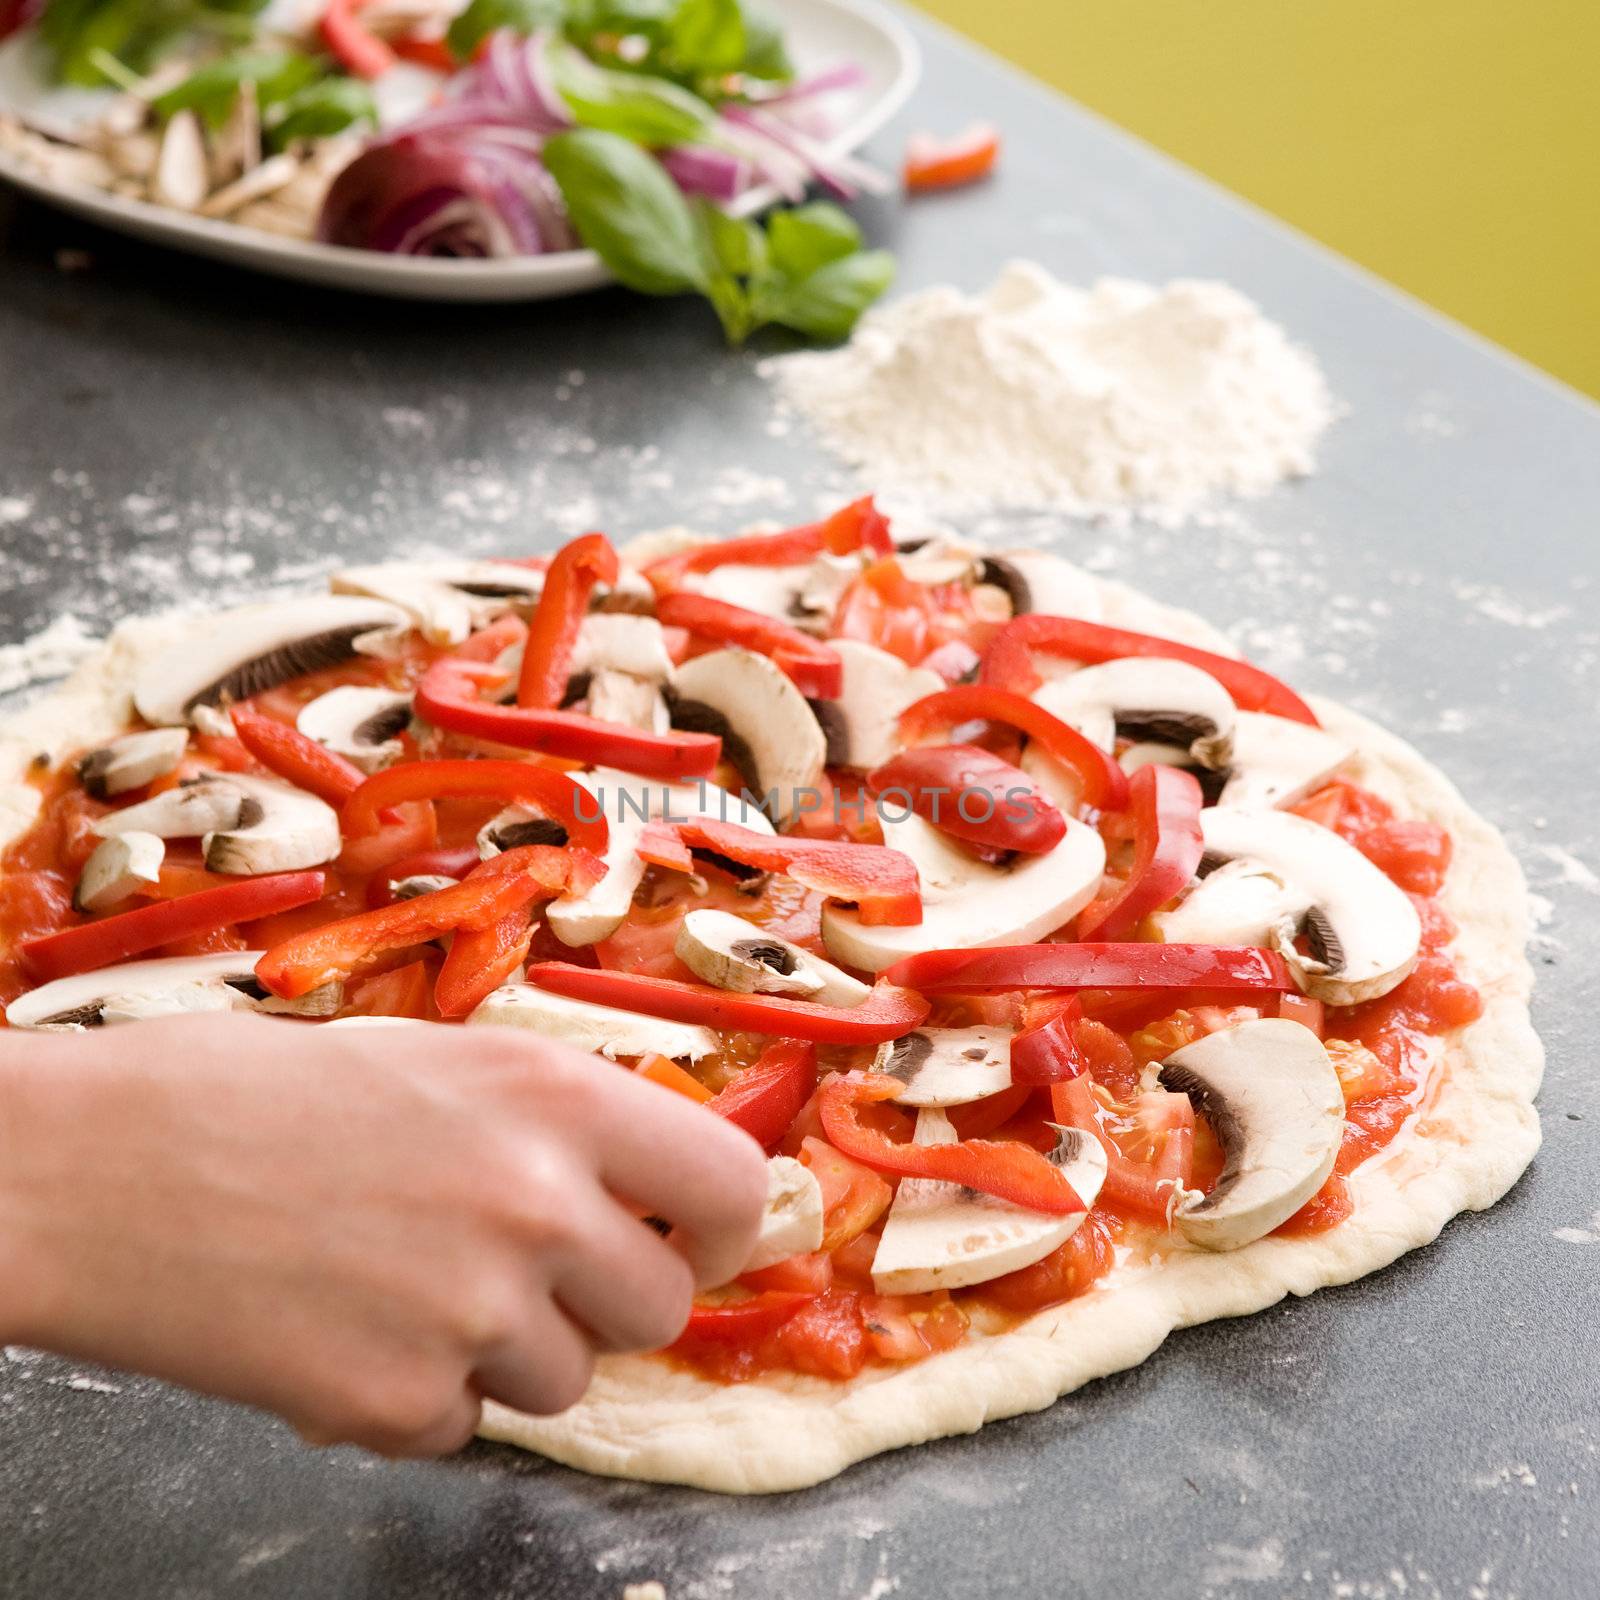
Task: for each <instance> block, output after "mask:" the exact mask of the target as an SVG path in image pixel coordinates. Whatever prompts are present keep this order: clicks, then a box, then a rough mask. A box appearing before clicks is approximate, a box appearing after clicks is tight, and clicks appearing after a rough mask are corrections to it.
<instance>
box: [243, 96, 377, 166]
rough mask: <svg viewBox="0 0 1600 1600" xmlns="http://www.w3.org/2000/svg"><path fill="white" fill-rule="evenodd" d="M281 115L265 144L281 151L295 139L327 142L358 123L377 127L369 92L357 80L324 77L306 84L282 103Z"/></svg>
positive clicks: (374, 110)
mask: <svg viewBox="0 0 1600 1600" xmlns="http://www.w3.org/2000/svg"><path fill="white" fill-rule="evenodd" d="M281 110H282V114H281V115H280V116H279V117H278V119H277V121H275V122H274V123H273V124H272V126H271V127H270V128H269V129H268V130H267V143H268V144H270V145H271V146H272V148H273V149H274V150H282V149H283V148H284V147H285V146H286V145H289V144H291V143H292V142H293V141H294V140H296V139H326V138H328V137H329V136H330V135H332V134H335V133H343V132H344V130H345V129H346V128H353V127H355V126H356V125H357V124H358V123H365V124H366V125H367V126H368V127H372V128H375V127H377V125H378V107H377V104H376V102H375V101H374V100H373V98H372V90H371V89H370V88H369V87H368V86H367V85H366V84H365V83H363V82H362V80H361V79H360V78H324V79H323V80H322V82H321V83H313V84H308V85H307V86H306V87H305V88H304V89H301V90H300V91H299V92H298V93H297V94H292V95H290V96H289V98H288V99H287V100H285V101H284V102H283V104H282V108H281Z"/></svg>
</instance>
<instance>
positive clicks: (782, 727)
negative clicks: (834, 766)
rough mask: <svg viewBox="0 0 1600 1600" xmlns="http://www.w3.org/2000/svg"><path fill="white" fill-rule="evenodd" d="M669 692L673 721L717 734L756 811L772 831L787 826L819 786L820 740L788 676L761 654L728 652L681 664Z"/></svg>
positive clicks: (824, 753)
mask: <svg viewBox="0 0 1600 1600" xmlns="http://www.w3.org/2000/svg"><path fill="white" fill-rule="evenodd" d="M673 688H674V703H673V710H672V720H673V722H674V724H675V725H677V726H680V727H683V726H691V725H692V726H700V725H702V724H704V725H705V726H707V727H710V728H712V729H715V730H718V731H722V732H723V738H724V747H723V753H724V754H725V755H726V756H727V757H728V758H729V759H730V760H732V761H733V763H734V765H735V766H737V767H739V769H740V771H741V772H742V773H743V775H744V778H745V781H746V783H747V784H748V785H749V786H750V788H751V789H752V790H753V791H754V794H755V797H756V799H757V800H758V801H760V802H761V805H762V808H763V809H764V810H769V811H770V814H771V816H772V819H773V821H774V822H776V823H777V824H778V826H779V827H783V826H784V825H785V824H786V823H788V822H789V821H791V820H792V819H793V818H794V817H795V816H796V815H797V814H798V810H799V805H800V797H801V796H802V795H805V794H808V793H814V792H815V791H816V790H817V789H818V787H819V785H820V784H821V782H822V772H823V765H824V762H825V760H826V757H827V741H826V740H825V739H824V737H823V733H822V729H821V727H820V726H819V725H818V722H817V719H816V717H815V715H814V714H813V713H812V710H811V707H810V705H809V704H807V702H806V698H805V696H804V695H803V694H801V693H800V691H799V690H798V689H797V688H795V686H794V684H793V682H792V681H791V680H790V679H789V677H788V676H787V675H786V674H785V673H784V672H783V671H782V670H781V669H780V668H779V667H777V666H776V665H774V663H773V662H771V661H769V660H768V659H767V658H766V657H765V656H763V655H757V654H756V653H755V652H754V651H752V650H742V649H738V648H730V649H726V650H711V651H708V652H707V653H706V654H705V655H703V656H696V657H695V658H694V659H693V660H691V661H686V662H685V663H684V664H683V665H682V666H681V667H679V668H678V671H677V677H676V680H675V682H674V685H673Z"/></svg>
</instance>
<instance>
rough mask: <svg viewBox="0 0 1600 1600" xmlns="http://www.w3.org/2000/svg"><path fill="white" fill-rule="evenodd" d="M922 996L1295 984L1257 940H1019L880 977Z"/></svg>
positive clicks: (922, 959) (941, 955)
mask: <svg viewBox="0 0 1600 1600" xmlns="http://www.w3.org/2000/svg"><path fill="white" fill-rule="evenodd" d="M880 976H881V977H882V978H885V979H887V980H888V982H890V983H894V984H903V985H905V986H906V987H907V988H913V989H921V990H924V991H925V992H926V993H928V994H991V993H995V992H1004V991H1006V990H1010V989H1191V988H1207V989H1226V990H1235V989H1254V990H1265V991H1269V992H1273V993H1287V992H1288V991H1290V990H1292V989H1293V988H1294V987H1295V982H1294V979H1293V978H1291V977H1290V976H1289V969H1288V967H1286V966H1285V965H1284V962H1283V957H1282V956H1280V955H1279V954H1278V952H1277V951H1276V950H1263V949H1260V948H1259V947H1257V946H1255V945H1210V944H1022V945H995V946H990V947H989V948H987V949H975V950H925V951H923V952H922V954H920V955H915V956H907V957H906V958H905V960H903V961H897V962H895V964H894V965H893V966H892V967H890V968H888V969H887V971H885V972H883V973H882V974H880Z"/></svg>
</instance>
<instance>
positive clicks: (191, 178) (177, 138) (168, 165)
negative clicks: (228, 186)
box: [150, 111, 211, 211]
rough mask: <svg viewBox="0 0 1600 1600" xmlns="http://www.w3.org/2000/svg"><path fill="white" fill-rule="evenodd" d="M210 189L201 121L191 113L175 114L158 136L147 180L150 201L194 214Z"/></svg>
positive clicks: (179, 112)
mask: <svg viewBox="0 0 1600 1600" xmlns="http://www.w3.org/2000/svg"><path fill="white" fill-rule="evenodd" d="M210 187H211V179H210V176H209V173H208V171H207V167H206V144H205V138H204V136H203V135H202V134H201V132H200V119H199V118H198V117H197V116H196V115H195V114H194V112H192V111H175V112H174V113H173V114H172V115H171V116H170V117H169V118H168V119H167V127H166V132H165V133H163V134H162V135H161V151H160V154H159V155H157V157H156V170H155V172H154V174H153V175H152V176H151V179H150V198H151V199H152V200H154V201H155V203H156V204H157V205H158V206H171V207H172V208H173V210H175V211H194V210H196V209H198V207H199V205H200V202H201V201H202V200H204V199H205V197H206V192H207V190H209V189H210Z"/></svg>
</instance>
